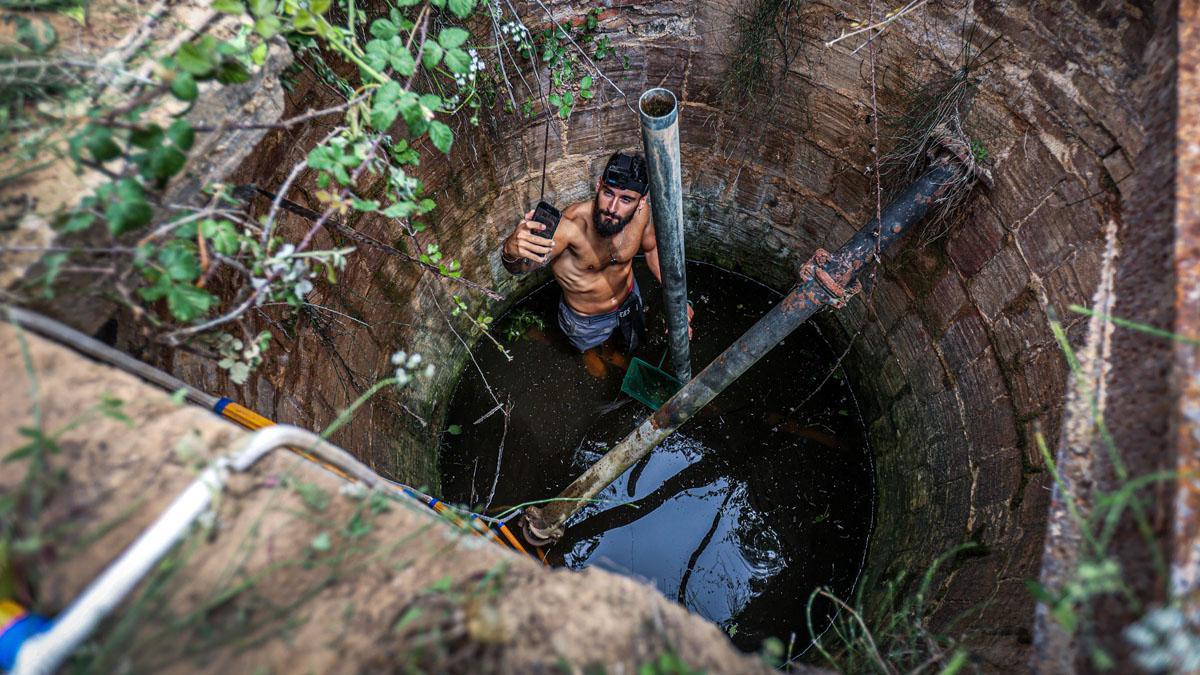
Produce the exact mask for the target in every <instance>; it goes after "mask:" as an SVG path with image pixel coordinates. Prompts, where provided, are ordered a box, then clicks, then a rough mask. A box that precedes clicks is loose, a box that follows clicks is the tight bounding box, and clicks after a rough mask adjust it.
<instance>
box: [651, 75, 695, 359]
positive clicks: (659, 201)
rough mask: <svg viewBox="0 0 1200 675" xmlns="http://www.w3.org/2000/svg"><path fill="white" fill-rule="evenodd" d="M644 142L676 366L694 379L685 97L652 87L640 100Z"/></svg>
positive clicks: (668, 322)
mask: <svg viewBox="0 0 1200 675" xmlns="http://www.w3.org/2000/svg"><path fill="white" fill-rule="evenodd" d="M638 111H639V114H640V116H641V118H642V145H643V146H644V147H645V148H646V164H647V165H648V167H649V170H650V211H651V213H652V214H653V215H654V237H655V239H656V240H657V242H658V265H659V268H660V269H661V270H662V286H663V307H664V308H665V309H664V311H665V312H666V317H667V328H668V330H670V337H669V339H670V344H671V370H672V371H673V372H674V374H675V377H677V378H679V380H680V381H681V382H687V381H688V380H690V379H692V359H691V353H690V349H689V346H688V319H687V269H686V259H685V257H684V248H683V175H682V173H681V170H680V167H679V102H678V101H677V100H676V99H675V94H673V93H671V92H670V91H669V90H667V89H662V88H655V89H650V90H648V91H647V92H645V93H644V94H642V97H641V98H640V99H638Z"/></svg>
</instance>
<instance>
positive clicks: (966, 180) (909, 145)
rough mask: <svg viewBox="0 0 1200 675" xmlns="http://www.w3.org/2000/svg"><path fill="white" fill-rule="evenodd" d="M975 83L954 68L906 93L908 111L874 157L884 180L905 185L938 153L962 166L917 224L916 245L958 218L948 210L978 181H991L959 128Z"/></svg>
mask: <svg viewBox="0 0 1200 675" xmlns="http://www.w3.org/2000/svg"><path fill="white" fill-rule="evenodd" d="M978 87H979V78H976V77H972V76H971V75H970V74H969V72H968V71H967V70H966V69H959V70H958V71H956V72H955V73H954V74H953V75H951V76H950V77H948V78H945V79H942V80H937V81H935V82H931V83H929V84H926V85H924V86H922V87H920V88H918V89H916V90H915V91H913V92H912V93H911V94H910V95H909V96H908V99H909V107H908V110H907V111H906V112H905V113H904V114H903V115H902V116H901V117H900V118H899V119H898V120H897V121H896V123H895V124H893V125H891V126H892V128H893V130H894V136H893V137H894V138H895V139H896V143H895V145H894V146H893V147H892V150H891V152H889V153H887V154H886V155H885V156H884V157H883V158H882V159H881V160H880V170H881V172H882V176H883V178H884V180H885V182H886V183H888V184H890V185H892V186H903V185H908V184H909V183H911V182H912V181H913V180H915V179H916V178H917V176H919V175H920V174H921V173H922V172H923V171H924V170H925V169H926V168H927V167H928V165H929V163H930V162H931V161H933V160H935V159H937V158H939V157H944V156H946V155H949V156H951V157H953V158H954V160H955V161H956V163H958V164H960V165H961V166H962V167H963V171H961V172H959V174H958V177H957V178H956V179H955V181H954V183H953V185H952V186H951V188H950V189H949V190H947V191H946V193H945V197H944V198H943V199H942V200H941V202H940V203H939V204H938V209H937V211H936V213H934V214H932V215H931V216H930V218H929V219H928V220H927V221H926V223H925V225H924V226H923V227H922V228H921V233H920V245H921V246H926V245H928V244H930V243H932V242H933V241H935V240H937V239H938V238H939V237H941V236H942V235H944V234H945V233H946V232H947V231H948V230H949V229H950V227H951V225H953V224H954V222H956V221H957V220H958V218H957V217H955V215H954V214H958V213H962V209H960V208H959V207H961V206H963V204H964V203H965V202H966V201H967V198H968V197H969V196H970V194H971V192H972V190H973V189H974V187H975V185H977V184H978V183H979V182H982V183H984V184H985V185H986V186H989V187H990V186H991V182H992V179H991V172H990V170H989V168H988V166H987V160H986V151H985V150H983V148H982V146H980V145H979V144H978V143H977V142H973V141H972V140H971V138H970V136H969V135H967V133H966V132H965V131H963V118H965V117H966V116H967V114H968V113H969V111H970V106H971V100H972V99H973V98H974V95H975V92H976V91H977V89H978Z"/></svg>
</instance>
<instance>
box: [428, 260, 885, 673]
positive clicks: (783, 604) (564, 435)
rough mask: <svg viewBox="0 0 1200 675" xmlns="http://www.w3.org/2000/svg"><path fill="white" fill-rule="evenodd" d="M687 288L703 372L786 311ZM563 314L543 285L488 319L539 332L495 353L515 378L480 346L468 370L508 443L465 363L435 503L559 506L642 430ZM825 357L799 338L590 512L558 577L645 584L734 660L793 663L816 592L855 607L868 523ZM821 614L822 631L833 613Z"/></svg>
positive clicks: (617, 364) (655, 350)
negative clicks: (791, 644) (726, 646)
mask: <svg viewBox="0 0 1200 675" xmlns="http://www.w3.org/2000/svg"><path fill="white" fill-rule="evenodd" d="M635 269H636V270H637V276H638V283H639V285H640V286H641V288H642V294H643V297H644V298H645V300H646V301H647V304H648V305H649V306H650V308H651V315H650V316H651V318H650V323H649V326H650V333H651V336H652V337H651V340H650V344H649V345H648V346H646V347H643V348H642V349H641V351H640V352H639V354H638V356H640V357H641V358H643V359H645V360H647V361H649V362H651V363H652V364H658V363H659V359H660V358H661V356H662V354H663V353H664V350H665V349H666V340H665V337H664V336H663V335H662V333H663V322H662V318H661V314H660V312H659V308H660V305H661V290H660V288H659V286H658V284H657V283H656V282H655V281H654V279H653V277H651V276H650V274H649V272H648V271H647V270H646V269H645V267H644V265H642V264H641V263H640V262H639V263H638V264H637V265H636V266H635ZM687 274H688V285H689V297H690V298H691V299H692V301H693V302H694V303H695V306H696V319H695V323H694V326H695V336H694V338H693V340H692V367H693V372H696V373H698V372H700V369H701V368H702V367H703V366H704V365H706V364H707V363H708V362H709V361H711V360H712V359H713V358H714V357H715V356H717V354H719V353H720V352H721V351H722V350H723V349H724V348H725V347H727V346H728V345H729V344H730V343H731V342H732V341H733V340H734V339H736V338H737V337H738V336H739V335H741V334H742V333H743V332H745V331H746V329H748V328H749V327H750V326H751V325H753V324H754V322H755V321H757V320H758V319H759V318H760V317H761V316H762V315H763V314H765V313H766V311H767V310H768V309H769V308H770V307H771V306H773V305H774V304H775V303H776V302H778V301H779V299H780V296H779V295H778V294H777V293H775V292H774V291H772V290H771V289H769V288H766V287H764V286H762V285H760V284H757V283H755V282H753V281H751V280H749V279H746V278H744V277H740V276H737V275H734V274H731V273H728V272H725V271H723V270H720V269H718V268H715V267H712V266H709V265H703V264H698V263H689V265H688V270H687ZM558 298H559V290H558V287H557V285H555V284H554V283H550V284H548V285H547V286H545V287H543V288H541V289H539V290H537V291H535V292H534V293H532V294H531V295H530V296H529V297H527V298H525V299H524V300H522V301H521V302H520V303H519V304H518V305H517V306H516V307H515V308H514V309H513V311H512V312H510V313H509V314H508V315H507V316H506V317H503V318H501V319H499V320H497V322H496V324H497V325H498V326H499V328H500V330H498V331H497V333H500V334H503V333H504V330H505V329H506V328H507V327H508V326H509V325H512V323H513V321H514V319H515V317H524V318H525V319H526V321H525V322H523V323H520V324H518V325H520V326H528V325H529V318H530V317H538V318H540V319H541V320H542V321H543V322H544V324H545V327H544V328H537V327H536V326H532V327H528V328H527V329H525V330H523V331H522V332H523V335H522V336H521V337H519V338H517V339H515V340H507V339H505V340H504V342H505V344H506V346H507V347H508V349H509V351H510V352H511V353H512V355H513V361H512V362H511V363H509V362H507V361H505V359H504V357H503V356H502V355H501V354H500V353H499V352H498V351H497V350H495V349H492V348H490V347H489V346H488V345H487V343H486V342H482V341H481V342H480V343H479V346H478V347H477V349H476V351H475V357H476V359H477V361H478V363H479V367H480V369H482V370H483V372H484V374H485V375H486V377H487V381H488V384H490V386H491V389H492V391H493V392H494V393H495V395H496V397H498V398H499V400H501V401H503V402H506V403H507V402H508V401H510V400H511V402H512V412H511V415H510V419H509V421H508V429H507V432H505V428H504V427H505V424H504V416H503V415H502V414H500V413H498V412H497V413H494V414H492V415H491V416H490V417H486V419H483V420H482V421H479V422H477V420H479V419H480V418H481V417H484V416H485V415H486V414H487V413H488V412H489V411H491V410H493V409H494V408H495V407H496V403H495V401H494V400H493V399H492V397H491V395H489V393H488V391H487V388H486V387H485V386H484V385H483V383H482V380H481V379H480V376H479V373H478V372H477V371H476V369H475V368H474V367H473V366H471V365H470V364H468V366H467V369H466V371H464V375H463V378H462V380H461V381H460V383H459V386H458V389H457V391H456V392H455V394H454V398H453V400H452V402H451V407H450V411H449V413H448V415H447V425H457V427H455V430H456V431H457V430H458V428H461V432H460V433H458V434H451V433H447V434H444V435H443V439H444V442H443V448H442V455H441V471H442V477H443V485H442V488H443V495H444V497H445V499H447V500H449V501H452V502H459V503H464V504H470V505H472V506H473V507H474V508H476V509H477V510H479V511H481V512H485V513H496V512H498V511H500V510H502V509H504V508H506V507H509V506H512V505H515V504H521V503H524V502H529V501H533V500H537V499H545V498H548V497H553V496H555V495H556V494H558V492H559V491H561V490H562V489H563V488H564V487H566V486H567V485H568V484H569V483H570V482H571V481H572V480H574V479H575V478H576V477H577V476H578V475H579V474H580V473H582V472H583V471H584V470H585V469H586V468H587V467H588V466H590V465H591V463H593V462H595V461H596V460H597V459H598V458H599V457H600V456H601V455H602V454H603V452H604V450H605V449H606V448H608V447H611V446H612V445H613V444H614V443H616V442H617V441H619V440H620V439H621V438H623V437H624V436H625V435H626V434H628V433H629V432H630V431H631V430H632V429H633V428H634V427H636V426H637V424H638V423H639V422H640V421H641V420H642V419H643V418H644V417H645V416H646V415H648V414H649V412H650V411H649V410H647V409H646V408H645V407H644V406H642V405H641V404H639V403H637V402H636V401H631V400H630V399H629V398H628V397H626V396H623V395H621V393H620V390H621V379H622V377H623V375H624V371H625V367H626V363H627V359H625V357H623V356H622V355H620V354H618V353H616V352H614V351H613V350H611V349H607V350H604V351H602V352H601V353H593V354H589V355H580V354H579V353H578V352H575V351H574V350H573V349H572V348H571V347H570V345H569V344H568V343H567V341H566V338H565V337H564V336H563V335H562V334H561V332H560V331H559V329H558V324H557V320H556V314H555V312H556V310H557V306H558ZM836 356H837V355H835V354H832V353H831V352H830V350H829V348H828V347H827V346H826V344H825V342H824V340H823V339H821V337H820V334H819V333H818V331H817V329H816V328H815V327H814V326H813V325H812V324H806V325H805V326H802V327H801V328H800V329H799V330H798V331H796V332H795V333H793V334H792V335H791V336H790V337H789V338H788V339H787V340H785V341H784V343H783V344H782V345H780V346H778V347H776V348H775V349H774V350H773V351H772V352H771V353H770V354H769V355H767V356H766V357H765V358H764V359H763V360H762V361H760V362H759V363H758V364H756V365H755V366H754V367H753V368H751V369H750V371H749V372H747V373H746V374H745V375H743V376H742V377H741V379H739V380H738V381H737V382H736V383H734V384H733V385H732V386H731V387H729V388H728V389H727V390H725V391H724V392H723V393H722V394H721V395H719V396H718V397H717V398H716V399H715V400H714V401H713V402H712V403H710V404H709V405H708V407H707V408H705V410H704V411H702V412H701V413H700V414H699V415H697V416H696V417H695V418H693V419H692V420H691V421H689V422H688V423H687V424H685V425H684V426H683V428H682V429H681V430H680V431H679V432H677V433H676V434H674V435H673V436H671V437H669V438H668V439H667V441H666V442H664V443H663V444H662V445H660V446H659V447H658V448H656V449H655V450H654V451H653V452H652V453H651V454H650V455H649V457H647V458H646V459H644V460H643V461H642V462H640V463H638V464H637V465H635V466H634V467H632V468H631V469H630V470H629V471H627V472H626V473H625V475H623V476H622V477H621V478H620V479H619V480H618V481H617V482H616V483H614V484H613V485H611V486H609V487H608V488H607V489H606V490H605V491H604V492H603V493H601V495H600V500H601V501H600V502H598V503H594V504H589V505H587V506H586V507H585V508H584V509H583V510H582V511H581V512H580V513H579V514H578V515H577V516H576V517H575V518H574V519H573V520H572V521H571V523H570V524H569V527H568V528H567V532H566V535H565V536H564V538H563V539H562V541H560V542H559V543H558V544H557V545H556V546H555V547H554V549H553V550H552V551H551V552H550V557H551V559H552V561H554V562H555V563H556V564H563V565H566V566H567V567H570V568H572V569H581V568H584V567H592V566H594V567H601V568H604V569H607V570H611V571H614V572H617V573H620V574H625V575H628V576H633V577H637V578H640V579H644V580H646V581H647V582H648V583H650V584H651V585H653V586H655V587H657V588H658V589H659V590H660V591H661V592H662V593H663V594H664V595H665V596H667V597H668V598H671V599H675V600H678V601H679V602H681V603H683V604H684V605H686V606H687V607H688V608H689V609H690V610H691V611H693V612H696V613H698V614H700V615H702V616H704V617H705V618H707V619H709V620H711V621H713V622H716V623H717V624H719V625H720V626H721V627H722V628H724V629H725V630H726V632H727V633H729V634H730V635H731V636H732V637H733V641H734V642H735V643H736V644H737V645H738V646H739V647H741V648H743V649H747V650H753V649H757V648H758V647H759V645H760V643H761V642H762V640H763V639H764V638H767V637H771V636H774V637H778V638H780V639H782V640H784V642H785V643H786V642H787V641H788V640H789V639H790V636H791V634H793V633H794V634H795V636H796V637H795V639H796V641H797V649H803V648H804V646H805V645H807V644H808V640H807V639H806V636H807V635H808V632H807V629H806V627H805V606H806V603H807V601H808V598H809V595H810V593H811V592H812V591H813V589H815V588H818V587H821V586H828V587H831V588H833V589H834V591H835V592H836V593H837V594H839V595H840V596H842V597H847V596H849V595H850V593H851V592H852V590H853V586H854V583H855V580H856V579H857V576H858V572H859V570H860V568H861V566H862V562H863V556H864V553H865V551H866V545H867V538H868V535H869V534H870V529H871V525H870V524H871V514H872V512H873V501H874V490H873V482H872V481H873V472H872V469H871V458H870V454H869V451H868V450H867V446H866V443H865V442H864V440H863V429H862V422H861V419H860V417H859V413H858V408H857V405H856V404H855V401H854V398H853V395H852V394H851V391H850V388H849V386H848V385H847V383H846V381H845V379H844V377H842V373H841V371H840V370H839V371H837V372H835V373H833V376H832V377H828V378H827V376H828V375H829V374H830V369H831V368H832V366H833V364H834V362H835V361H836ZM823 380H824V381H825V384H824V386H823V387H822V388H821V389H820V390H819V391H818V392H817V393H816V394H815V395H812V396H811V397H810V394H811V393H812V390H813V389H814V388H815V387H817V386H818V385H819V384H820V383H821V382H822V381H823ZM806 399H807V400H806ZM448 428H449V427H448ZM502 436H503V437H504V449H503V455H502V457H500V458H499V462H497V456H498V454H499V453H498V448H499V447H500V441H501V437H502ZM497 464H499V466H498V467H497ZM497 469H498V473H497ZM493 485H494V486H495V488H494V493H493ZM635 507H636V508H635ZM814 607H815V610H814V620H815V621H816V622H817V625H818V627H822V626H823V625H824V623H825V620H824V618H823V617H824V616H825V615H826V613H827V612H828V611H829V610H828V606H827V605H823V604H819V603H818V604H816V605H814Z"/></svg>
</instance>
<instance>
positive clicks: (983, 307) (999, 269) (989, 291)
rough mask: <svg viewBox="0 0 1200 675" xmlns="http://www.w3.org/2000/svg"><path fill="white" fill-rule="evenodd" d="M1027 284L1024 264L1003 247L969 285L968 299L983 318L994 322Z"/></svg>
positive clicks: (1018, 257)
mask: <svg viewBox="0 0 1200 675" xmlns="http://www.w3.org/2000/svg"><path fill="white" fill-rule="evenodd" d="M1028 283H1029V270H1028V269H1027V268H1026V267H1025V263H1024V261H1022V260H1021V257H1020V255H1018V254H1017V252H1016V250H1014V249H1013V248H1012V247H1005V248H1004V249H1001V251H1000V253H998V254H997V255H996V257H994V258H992V259H991V260H989V261H988V262H987V264H986V265H984V266H983V269H982V270H980V272H979V274H978V275H976V276H975V277H974V278H973V279H971V281H970V282H969V284H970V293H971V299H972V300H974V302H975V306H976V307H978V308H979V311H980V312H982V313H983V315H984V316H986V317H988V318H989V319H990V318H994V317H995V316H996V315H997V314H999V313H1000V310H1001V309H1004V306H1005V305H1007V304H1008V303H1009V302H1012V300H1013V299H1014V298H1016V297H1017V295H1018V294H1019V293H1020V292H1021V291H1023V290H1025V287H1026V285H1028Z"/></svg>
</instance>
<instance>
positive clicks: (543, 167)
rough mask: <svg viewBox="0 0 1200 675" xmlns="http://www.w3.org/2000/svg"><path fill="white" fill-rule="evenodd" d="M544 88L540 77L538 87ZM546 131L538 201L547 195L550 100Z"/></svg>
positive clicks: (543, 141) (543, 142)
mask: <svg viewBox="0 0 1200 675" xmlns="http://www.w3.org/2000/svg"><path fill="white" fill-rule="evenodd" d="M541 88H542V81H541V79H540V78H539V79H538V89H541ZM546 103H547V106H546V133H545V135H544V136H543V137H542V189H541V190H539V191H538V201H539V202H540V201H543V199H544V198H545V196H546V156H547V155H549V154H550V107H549V101H547V102H546Z"/></svg>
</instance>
